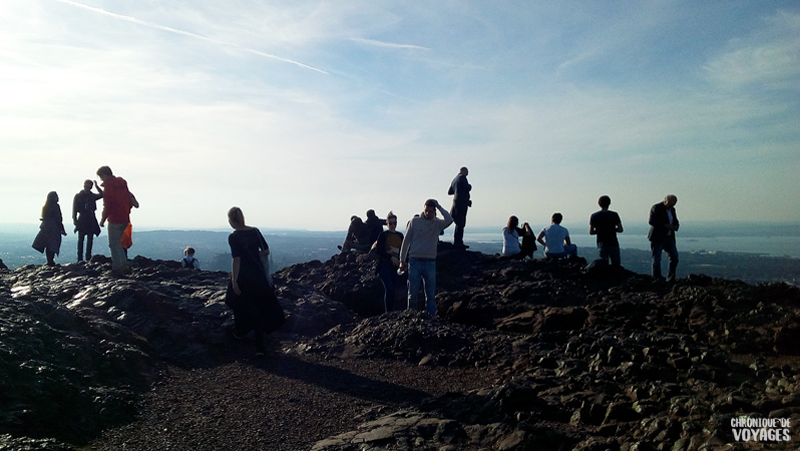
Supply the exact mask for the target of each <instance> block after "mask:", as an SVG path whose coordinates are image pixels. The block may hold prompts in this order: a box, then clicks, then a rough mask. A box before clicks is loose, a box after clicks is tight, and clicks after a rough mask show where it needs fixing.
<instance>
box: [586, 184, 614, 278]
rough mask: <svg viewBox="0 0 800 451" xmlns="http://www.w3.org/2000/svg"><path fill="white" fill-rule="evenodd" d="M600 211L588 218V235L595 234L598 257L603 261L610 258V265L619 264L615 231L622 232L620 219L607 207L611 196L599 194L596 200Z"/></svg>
mask: <svg viewBox="0 0 800 451" xmlns="http://www.w3.org/2000/svg"><path fill="white" fill-rule="evenodd" d="M597 204H598V205H600V211H598V212H595V213H592V216H591V217H590V218H589V235H597V249H598V251H599V252H600V259H601V260H603V261H604V262H608V260H609V259H610V260H611V265H612V266H619V265H620V257H619V241H618V240H617V233H622V220H621V219H619V215H618V214H617V212H616V211H611V210H609V209H608V207H609V205H611V198H610V197H608V196H600V199H598V200H597Z"/></svg>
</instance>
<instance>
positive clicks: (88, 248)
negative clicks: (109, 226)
mask: <svg viewBox="0 0 800 451" xmlns="http://www.w3.org/2000/svg"><path fill="white" fill-rule="evenodd" d="M84 237H85V238H86V260H89V259H90V258H92V243H93V242H94V233H85V232H78V261H81V260H83V239H84Z"/></svg>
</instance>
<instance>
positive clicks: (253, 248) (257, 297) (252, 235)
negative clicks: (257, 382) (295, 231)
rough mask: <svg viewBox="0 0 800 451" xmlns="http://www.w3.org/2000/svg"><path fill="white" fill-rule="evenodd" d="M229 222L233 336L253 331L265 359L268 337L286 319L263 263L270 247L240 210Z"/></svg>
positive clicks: (231, 212) (235, 209)
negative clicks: (246, 223)
mask: <svg viewBox="0 0 800 451" xmlns="http://www.w3.org/2000/svg"><path fill="white" fill-rule="evenodd" d="M228 222H229V223H230V225H231V227H233V233H231V234H230V236H228V244H229V245H230V247H231V256H232V257H233V262H232V268H231V269H232V271H231V281H230V284H229V285H228V293H227V295H226V297H225V303H226V304H228V306H229V307H230V308H231V309H232V310H233V318H234V322H235V326H234V332H233V335H234V337H235V338H242V337H243V336H245V335H246V334H247V333H249V332H250V331H251V330H254V331H255V339H256V356H263V355H264V336H265V334H267V333H271V332H273V331H275V330H276V329H277V328H278V327H280V325H281V324H282V323H283V321H284V318H285V316H284V313H283V309H281V306H280V304H279V303H278V299H277V297H276V296H275V290H274V288H273V287H272V286H271V285H270V283H269V280H268V279H267V274H266V271H265V268H264V263H263V261H262V255H263V256H267V255H269V246H268V245H267V242H266V240H264V237H263V236H262V235H261V232H260V231H259V230H258V229H257V228H255V227H249V226H247V225H245V222H244V214H243V213H242V210H241V209H240V208H239V207H233V208H231V209H230V210H229V211H228Z"/></svg>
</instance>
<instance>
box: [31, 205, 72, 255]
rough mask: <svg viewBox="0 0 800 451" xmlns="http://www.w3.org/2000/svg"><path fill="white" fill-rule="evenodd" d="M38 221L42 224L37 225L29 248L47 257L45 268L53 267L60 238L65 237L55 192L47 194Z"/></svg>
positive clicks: (59, 247) (58, 249)
mask: <svg viewBox="0 0 800 451" xmlns="http://www.w3.org/2000/svg"><path fill="white" fill-rule="evenodd" d="M40 221H42V223H41V224H40V225H39V233H37V234H36V238H35V239H34V240H33V245H32V246H31V247H33V248H34V249H36V250H37V251H39V252H42V253H44V254H45V255H46V256H47V266H55V264H56V262H55V256H56V255H58V253H59V251H60V250H61V237H62V236H67V232H65V231H64V222H63V217H62V216H61V206H59V205H58V194H57V193H56V192H55V191H50V192H49V193H48V194H47V200H46V201H45V203H44V207H42V217H41V219H40Z"/></svg>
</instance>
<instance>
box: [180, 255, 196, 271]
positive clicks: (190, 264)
mask: <svg viewBox="0 0 800 451" xmlns="http://www.w3.org/2000/svg"><path fill="white" fill-rule="evenodd" d="M182 262H183V267H184V268H186V269H197V268H195V267H194V262H195V258H194V257H183V260H182Z"/></svg>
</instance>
